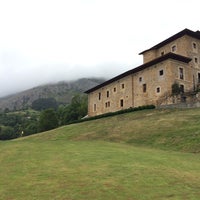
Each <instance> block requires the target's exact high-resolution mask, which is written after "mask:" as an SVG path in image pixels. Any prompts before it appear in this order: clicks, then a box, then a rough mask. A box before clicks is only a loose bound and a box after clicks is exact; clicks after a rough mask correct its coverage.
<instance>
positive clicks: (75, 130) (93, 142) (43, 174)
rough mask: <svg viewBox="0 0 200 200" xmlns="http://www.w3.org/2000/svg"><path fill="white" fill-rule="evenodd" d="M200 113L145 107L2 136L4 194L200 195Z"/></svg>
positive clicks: (74, 197)
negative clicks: (29, 133)
mask: <svg viewBox="0 0 200 200" xmlns="http://www.w3.org/2000/svg"><path fill="white" fill-rule="evenodd" d="M199 116H200V109H188V110H179V111H178V110H160V111H158V110H149V111H140V112H135V113H129V114H125V115H119V116H115V117H111V118H104V119H101V120H95V121H90V122H84V123H80V124H73V125H69V126H64V127H61V128H59V129H55V130H52V131H49V132H44V133H41V134H38V135H33V136H30V137H24V138H21V139H18V140H13V141H8V142H0V199H2V200H22V199H23V200H24V199H26V200H29V199H30V200H33V199H34V200H36V199H44V200H45V199H48V200H49V199H59V200H80V199H84V200H85V199H86V200H90V199H91V200H94V199H97V200H104V199H105V200H107V199H108V200H110V199H111V200H112V199H113V200H152V199H154V200H160V199H161V200H162V199H180V200H184V199H185V200H190V199H191V200H195V199H199V197H200V154H199V153H198V152H199V150H200V147H199V137H200V136H199V130H200V123H199V122H200V120H199ZM186 134H188V135H186ZM189 136H190V137H189ZM148 139H149V140H148ZM192 152H195V153H192Z"/></svg>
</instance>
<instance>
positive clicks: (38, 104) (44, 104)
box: [32, 98, 58, 111]
mask: <svg viewBox="0 0 200 200" xmlns="http://www.w3.org/2000/svg"><path fill="white" fill-rule="evenodd" d="M57 106H58V105H57V101H56V100H55V99H54V98H41V99H37V100H35V101H33V103H32V109H34V110H38V111H41V110H46V109H49V108H54V109H57Z"/></svg>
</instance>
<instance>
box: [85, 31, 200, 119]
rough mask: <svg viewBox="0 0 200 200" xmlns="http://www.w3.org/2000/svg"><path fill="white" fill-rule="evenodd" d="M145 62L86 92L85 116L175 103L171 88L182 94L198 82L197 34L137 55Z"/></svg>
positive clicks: (186, 34) (190, 33)
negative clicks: (86, 109)
mask: <svg viewBox="0 0 200 200" xmlns="http://www.w3.org/2000/svg"><path fill="white" fill-rule="evenodd" d="M140 54H141V55H143V61H144V63H143V64H142V65H141V66H139V67H136V68H134V69H132V70H130V71H127V72H125V73H123V74H120V75H119V76H117V77H114V78H112V79H110V80H108V81H106V82H104V83H102V84H101V85H98V86H96V87H94V88H92V89H90V90H88V91H86V93H87V94H88V115H89V116H95V115H100V114H104V113H107V112H115V111H118V110H121V109H127V108H130V107H138V106H142V105H150V104H154V105H162V104H173V103H176V102H175V100H174V99H173V98H171V97H172V96H171V94H172V85H173V84H174V83H177V84H178V85H179V86H180V88H181V90H182V93H185V92H189V91H193V90H195V89H196V88H197V87H198V84H199V83H200V32H199V31H196V32H193V31H191V30H188V29H184V30H183V31H181V32H179V33H177V34H175V35H173V36H171V37H170V38H168V39H166V40H164V41H163V42H161V43H159V44H157V45H155V46H153V47H152V48H150V49H148V50H145V51H143V52H141V53H140Z"/></svg>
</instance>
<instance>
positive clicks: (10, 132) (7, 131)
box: [0, 126, 20, 140]
mask: <svg viewBox="0 0 200 200" xmlns="http://www.w3.org/2000/svg"><path fill="white" fill-rule="evenodd" d="M19 136H20V135H19V134H17V133H16V132H15V131H14V129H13V128H12V127H10V126H2V127H1V128H0V140H10V139H14V138H17V137H19Z"/></svg>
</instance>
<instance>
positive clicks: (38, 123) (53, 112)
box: [0, 95, 87, 140]
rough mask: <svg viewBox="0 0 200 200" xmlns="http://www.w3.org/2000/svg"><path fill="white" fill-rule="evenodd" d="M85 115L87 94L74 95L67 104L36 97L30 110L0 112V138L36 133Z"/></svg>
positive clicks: (5, 138)
mask: <svg viewBox="0 0 200 200" xmlns="http://www.w3.org/2000/svg"><path fill="white" fill-rule="evenodd" d="M85 115H87V96H85V95H75V96H74V97H73V98H72V100H71V103H70V104H69V105H58V103H57V102H56V100H55V99H53V98H48V99H38V100H36V101H35V102H33V103H32V109H31V110H25V111H16V112H9V111H8V109H7V110H6V111H4V112H1V113H0V140H8V139H14V138H17V137H22V136H27V135H31V134H36V133H39V132H42V131H48V130H51V129H54V128H57V127H59V126H63V125H65V124H68V123H70V122H72V121H75V120H79V119H81V118H83V117H84V116H85Z"/></svg>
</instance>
